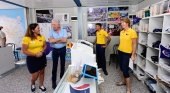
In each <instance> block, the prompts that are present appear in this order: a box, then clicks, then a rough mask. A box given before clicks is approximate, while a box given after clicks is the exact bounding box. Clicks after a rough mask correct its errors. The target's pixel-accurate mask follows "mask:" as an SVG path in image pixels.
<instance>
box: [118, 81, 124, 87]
mask: <svg viewBox="0 0 170 93" xmlns="http://www.w3.org/2000/svg"><path fill="white" fill-rule="evenodd" d="M116 85H117V86H122V85H126V83H125V82H122V81H121V82H117V83H116Z"/></svg>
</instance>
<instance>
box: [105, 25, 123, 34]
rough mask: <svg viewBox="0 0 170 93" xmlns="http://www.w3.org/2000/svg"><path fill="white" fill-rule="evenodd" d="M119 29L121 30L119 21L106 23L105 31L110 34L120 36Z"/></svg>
mask: <svg viewBox="0 0 170 93" xmlns="http://www.w3.org/2000/svg"><path fill="white" fill-rule="evenodd" d="M120 31H122V26H121V23H120V22H110V23H108V24H107V33H108V34H109V35H110V36H120Z"/></svg>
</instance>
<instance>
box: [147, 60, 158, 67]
mask: <svg viewBox="0 0 170 93" xmlns="http://www.w3.org/2000/svg"><path fill="white" fill-rule="evenodd" d="M146 60H147V61H149V62H151V63H153V64H154V65H156V66H158V65H159V64H158V63H154V62H153V61H152V60H151V59H147V58H146Z"/></svg>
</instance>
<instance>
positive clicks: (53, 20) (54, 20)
mask: <svg viewBox="0 0 170 93" xmlns="http://www.w3.org/2000/svg"><path fill="white" fill-rule="evenodd" d="M51 22H57V23H58V24H60V20H57V19H52V20H51Z"/></svg>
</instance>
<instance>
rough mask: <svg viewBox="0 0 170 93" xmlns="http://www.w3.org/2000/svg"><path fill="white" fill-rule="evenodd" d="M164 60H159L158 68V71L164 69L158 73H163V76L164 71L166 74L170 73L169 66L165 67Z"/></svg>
mask: <svg viewBox="0 0 170 93" xmlns="http://www.w3.org/2000/svg"><path fill="white" fill-rule="evenodd" d="M165 60H166V59H161V58H160V60H159V67H160V69H164V71H162V70H160V69H159V71H160V72H159V73H164V74H167V73H165V71H166V72H168V73H170V66H168V65H166V64H165V63H167V62H168V61H167V60H166V61H167V62H166V61H165Z"/></svg>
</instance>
